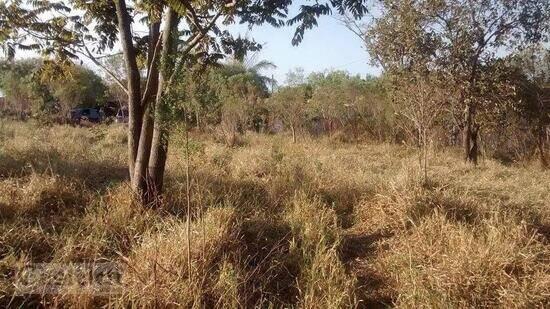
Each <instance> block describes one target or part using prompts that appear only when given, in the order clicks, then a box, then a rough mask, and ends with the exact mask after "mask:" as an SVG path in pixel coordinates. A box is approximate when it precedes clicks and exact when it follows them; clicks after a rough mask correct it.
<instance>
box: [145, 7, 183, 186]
mask: <svg viewBox="0 0 550 309" xmlns="http://www.w3.org/2000/svg"><path fill="white" fill-rule="evenodd" d="M177 24H178V19H177V15H176V13H175V11H174V10H172V9H168V11H167V17H166V21H165V25H164V30H163V37H162V53H161V63H162V67H161V70H160V76H159V84H158V92H157V97H156V103H155V105H156V106H155V123H154V126H153V140H152V144H151V154H150V157H149V168H148V173H149V179H148V185H149V187H148V190H150V194H151V195H152V196H153V197H156V196H158V195H159V194H160V193H161V192H162V187H163V179H164V170H165V167H166V156H167V152H168V137H169V135H168V127H167V121H166V110H165V109H166V106H165V102H164V100H163V94H164V93H165V91H166V90H167V89H165V88H166V87H167V86H169V85H166V77H167V76H170V73H171V70H169V68H170V66H169V64H168V62H169V61H170V59H169V58H170V55H172V54H173V51H174V45H175V44H174V43H175V42H174V36H175V31H177Z"/></svg>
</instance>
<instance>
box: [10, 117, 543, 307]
mask: <svg viewBox="0 0 550 309" xmlns="http://www.w3.org/2000/svg"><path fill="white" fill-rule="evenodd" d="M245 139H246V143H245V144H243V145H242V146H240V147H227V146H225V145H224V144H220V143H218V142H216V141H215V140H214V139H213V138H210V137H209V136H204V135H197V134H192V136H191V147H190V148H191V155H192V157H191V164H192V167H191V170H192V179H193V182H192V186H191V187H192V194H191V197H190V198H191V200H190V201H191V205H192V218H191V225H190V230H191V234H190V235H191V238H190V239H188V237H189V235H187V226H186V219H187V218H186V217H185V213H186V211H185V207H186V205H187V201H186V199H187V197H186V196H185V190H184V188H185V177H184V174H183V173H184V170H185V162H186V161H185V158H184V150H183V149H184V148H183V138H182V134H181V132H178V131H176V132H174V134H173V143H172V145H173V147H172V148H171V150H170V154H169V155H170V159H169V164H168V170H167V178H168V180H167V192H166V196H165V200H164V205H163V207H161V208H159V209H146V208H143V207H141V206H140V205H137V204H136V203H135V202H134V201H133V200H132V194H131V191H130V190H129V188H128V182H127V180H126V167H125V161H126V155H125V151H126V145H125V142H126V136H125V133H124V128H123V127H120V126H110V127H109V126H96V127H92V128H73V127H69V126H53V127H39V126H37V125H36V124H33V123H19V122H8V121H4V120H2V125H1V126H0V306H7V305H8V304H9V305H10V306H35V305H38V304H42V305H46V306H65V307H78V308H88V307H98V306H108V307H132V306H134V307H153V306H158V307H176V306H181V307H196V308H200V307H226V308H235V307H254V306H259V307H302V308H348V307H371V306H396V307H415V308H416V307H430V308H431V307H438V308H448V307H456V308H466V307H521V308H533V307H540V308H543V307H548V306H549V305H550V289H549V288H548V287H549V286H550V267H549V265H550V249H549V247H548V246H549V239H550V238H549V237H550V235H549V231H550V185H549V184H550V173H549V172H548V171H540V170H538V169H537V168H535V167H532V166H531V165H530V164H529V163H524V164H522V166H503V165H500V164H498V163H496V162H493V161H490V160H486V161H483V162H482V163H481V164H480V166H479V167H475V168H474V167H472V166H469V165H466V164H464V163H462V161H461V160H460V158H459V156H458V155H457V154H456V153H454V150H452V149H447V150H440V151H437V152H436V153H435V156H434V158H433V159H432V162H431V168H430V182H429V183H428V184H427V185H421V183H420V182H419V171H418V167H417V166H418V159H417V153H416V151H415V150H414V149H410V148H406V147H403V146H398V145H390V144H344V143H340V142H338V141H335V140H334V139H314V140H310V139H304V140H301V141H299V143H298V144H293V143H292V142H291V141H290V139H289V138H288V137H286V136H266V135H256V134H248V135H247V136H246V137H245ZM188 240H189V241H190V242H191V247H190V250H189V251H190V258H191V260H190V261H189V260H188V256H187V243H188ZM84 262H88V263H93V262H112V263H116V264H117V265H120V268H121V270H122V273H121V274H122V277H121V280H120V283H119V285H118V286H117V290H116V293H111V294H108V295H98V294H94V293H92V292H90V291H88V292H85V291H84V292H83V291H82V290H81V289H79V287H78V286H75V285H71V284H70V282H68V283H67V284H66V286H65V287H64V289H63V290H61V291H60V293H58V294H55V295H40V294H37V295H26V296H17V297H14V298H12V295H13V294H14V286H13V280H14V276H15V275H16V273H17V271H18V270H20V269H22V268H25V266H28V265H30V264H31V263H62V264H65V265H69V264H72V263H84ZM189 262H190V263H189ZM189 264H190V265H191V269H190V270H189V267H188V265H189ZM77 291H78V292H77Z"/></svg>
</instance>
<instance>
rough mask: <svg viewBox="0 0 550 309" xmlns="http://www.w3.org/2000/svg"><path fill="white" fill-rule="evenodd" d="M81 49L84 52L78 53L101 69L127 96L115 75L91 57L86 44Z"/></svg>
mask: <svg viewBox="0 0 550 309" xmlns="http://www.w3.org/2000/svg"><path fill="white" fill-rule="evenodd" d="M83 47H84V50H85V51H86V52H82V51H78V52H79V53H81V54H82V55H84V56H85V57H86V58H88V59H90V60H91V61H92V62H93V63H94V64H95V65H97V66H98V67H99V68H100V69H102V70H103V71H105V73H107V75H109V76H110V77H111V78H112V79H113V80H114V81H115V83H116V84H117V85H118V86H120V88H122V90H124V92H125V93H126V94H128V88H126V86H124V83H123V82H122V80H120V79H119V78H118V77H117V76H116V75H115V73H113V72H112V71H111V70H109V69H108V68H107V67H106V66H104V65H103V64H102V63H101V62H99V61H98V60H97V59H96V57H94V55H92V53H91V52H90V50H89V49H88V47H87V46H86V44H83Z"/></svg>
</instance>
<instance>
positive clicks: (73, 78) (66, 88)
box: [42, 65, 107, 116]
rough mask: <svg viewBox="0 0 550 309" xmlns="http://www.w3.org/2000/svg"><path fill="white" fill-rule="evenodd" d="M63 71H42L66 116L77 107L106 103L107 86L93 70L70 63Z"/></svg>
mask: <svg viewBox="0 0 550 309" xmlns="http://www.w3.org/2000/svg"><path fill="white" fill-rule="evenodd" d="M63 73H64V74H63V75H59V74H51V73H49V74H48V73H47V72H43V73H42V81H43V82H44V83H45V84H47V85H48V88H49V89H50V91H51V93H52V96H53V97H54V98H55V99H56V108H57V112H58V113H59V114H61V115H63V116H66V115H67V114H68V113H69V112H70V110H71V109H73V108H75V107H97V106H103V104H105V99H106V91H107V88H106V87H105V85H104V84H103V80H102V79H101V77H99V76H98V75H97V74H96V73H94V72H93V71H92V70H90V69H87V68H84V67H82V66H77V65H69V66H68V67H66V68H64V69H63Z"/></svg>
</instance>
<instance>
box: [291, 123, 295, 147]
mask: <svg viewBox="0 0 550 309" xmlns="http://www.w3.org/2000/svg"><path fill="white" fill-rule="evenodd" d="M290 131H292V142H293V143H296V128H294V125H291V126H290Z"/></svg>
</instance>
